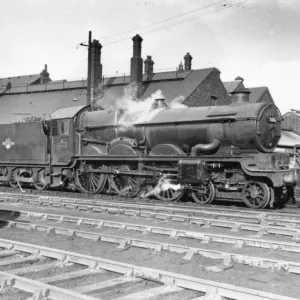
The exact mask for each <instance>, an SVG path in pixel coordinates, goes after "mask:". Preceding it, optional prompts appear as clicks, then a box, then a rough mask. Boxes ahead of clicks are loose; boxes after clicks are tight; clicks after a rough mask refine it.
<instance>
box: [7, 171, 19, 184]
mask: <svg viewBox="0 0 300 300" xmlns="http://www.w3.org/2000/svg"><path fill="white" fill-rule="evenodd" d="M16 175H17V170H14V171H12V173H11V175H10V181H9V182H8V183H9V185H10V186H11V187H12V188H13V189H16V188H18V187H19V185H18V182H17V181H16V180H15V176H16ZM20 184H21V183H20Z"/></svg>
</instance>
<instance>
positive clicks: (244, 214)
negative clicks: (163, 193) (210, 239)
mask: <svg viewBox="0 0 300 300" xmlns="http://www.w3.org/2000/svg"><path fill="white" fill-rule="evenodd" d="M6 196H10V197H14V196H15V197H16V198H17V197H22V198H24V197H27V198H31V199H27V201H28V200H35V199H39V200H41V201H55V202H64V203H74V204H92V205H96V204H97V205H109V206H121V205H123V206H124V207H139V208H149V207H153V208H155V209H164V210H173V211H175V210H176V211H178V212H183V213H191V214H195V213H204V214H214V215H220V216H227V215H228V216H229V217H230V216H231V215H232V214H233V213H237V214H235V215H234V216H236V217H239V218H245V219H258V220H260V219H261V218H264V219H269V220H272V218H276V217H278V218H280V219H281V220H282V221H286V222H291V220H290V219H291V218H294V219H293V222H296V223H298V224H299V225H300V214H296V213H295V214H292V213H285V212H284V213H276V212H270V211H253V210H250V209H247V210H244V209H236V208H234V209H233V208H220V207H217V206H213V207H211V206H209V207H207V206H202V207H200V206H193V207H191V208H186V206H183V205H178V204H174V203H172V202H168V204H169V206H168V205H167V204H166V203H164V204H162V205H161V204H160V203H159V201H157V202H158V203H155V204H146V203H144V204H136V203H124V201H122V200H120V201H121V202H116V201H114V203H112V202H111V201H109V200H110V199H105V200H101V199H82V198H68V197H60V196H41V195H29V194H13V196H12V194H11V193H3V192H0V199H1V198H2V199H3V200H6ZM110 197H115V196H110ZM127 199H130V198H127ZM16 200H18V198H17V199H16ZM166 206H168V207H166ZM299 212H300V211H299Z"/></svg>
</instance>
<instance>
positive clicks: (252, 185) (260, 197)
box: [242, 181, 270, 209]
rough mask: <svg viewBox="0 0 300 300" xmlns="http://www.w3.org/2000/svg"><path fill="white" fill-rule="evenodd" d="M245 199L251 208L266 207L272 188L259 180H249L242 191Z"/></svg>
mask: <svg viewBox="0 0 300 300" xmlns="http://www.w3.org/2000/svg"><path fill="white" fill-rule="evenodd" d="M242 195H243V200H244V202H245V204H246V205H247V206H248V207H250V208H255V209H259V208H264V207H265V206H267V205H268V203H269V201H270V190H269V188H268V186H267V185H266V184H265V183H262V182H258V181H249V182H247V183H246V184H245V185H244V187H243V191H242Z"/></svg>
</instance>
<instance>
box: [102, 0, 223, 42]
mask: <svg viewBox="0 0 300 300" xmlns="http://www.w3.org/2000/svg"><path fill="white" fill-rule="evenodd" d="M226 1H228V0H221V1H218V2H215V3H212V4H209V5H206V6H201V7H198V8H196V9H193V10H190V11H187V12H185V13H183V14H179V15H176V16H173V17H170V18H167V19H163V20H160V21H157V22H154V23H150V24H147V25H143V26H139V27H136V28H133V29H129V30H126V31H122V32H119V33H115V34H112V35H110V36H105V37H100V39H108V38H111V37H114V36H118V35H122V34H124V33H128V32H132V31H135V30H137V29H141V28H145V27H151V26H154V25H156V24H160V23H164V22H168V21H170V20H173V19H177V18H180V17H183V16H185V15H188V14H191V13H194V12H196V11H198V10H203V9H206V8H209V7H212V6H215V5H218V4H221V3H223V2H226Z"/></svg>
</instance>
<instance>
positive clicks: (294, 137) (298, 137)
mask: <svg viewBox="0 0 300 300" xmlns="http://www.w3.org/2000/svg"><path fill="white" fill-rule="evenodd" d="M297 144H299V145H300V134H298V133H296V132H294V131H290V130H284V129H282V130H281V138H280V140H279V143H278V147H283V148H284V147H294V145H297Z"/></svg>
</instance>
